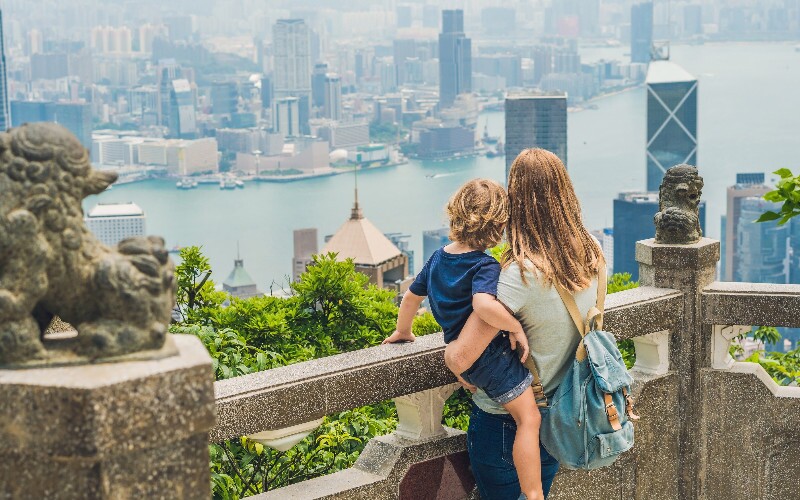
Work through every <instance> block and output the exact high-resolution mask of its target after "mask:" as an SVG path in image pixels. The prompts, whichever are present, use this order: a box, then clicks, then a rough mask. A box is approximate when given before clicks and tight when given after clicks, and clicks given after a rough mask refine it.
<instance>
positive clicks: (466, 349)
mask: <svg viewBox="0 0 800 500" xmlns="http://www.w3.org/2000/svg"><path fill="white" fill-rule="evenodd" d="M498 331H499V328H495V327H493V326H492V325H490V324H488V323H486V322H485V321H483V320H482V319H481V318H480V316H478V315H477V314H476V313H474V312H473V313H472V314H470V316H469V318H468V319H467V322H466V323H465V324H464V328H462V329H461V333H459V334H458V338H457V339H455V340H454V341H452V342H450V343H449V344H447V348H446V349H445V350H444V362H445V364H446V365H447V367H448V368H449V369H450V371H452V372H453V373H454V374H456V376H460V375H461V374H462V373H464V372H465V371H467V369H468V368H469V367H470V366H472V365H473V364H475V361H477V360H478V358H479V357H480V356H481V354H482V353H483V351H485V350H486V347H487V346H488V345H489V342H491V341H492V339H493V338H494V337H495V335H497V332H498Z"/></svg>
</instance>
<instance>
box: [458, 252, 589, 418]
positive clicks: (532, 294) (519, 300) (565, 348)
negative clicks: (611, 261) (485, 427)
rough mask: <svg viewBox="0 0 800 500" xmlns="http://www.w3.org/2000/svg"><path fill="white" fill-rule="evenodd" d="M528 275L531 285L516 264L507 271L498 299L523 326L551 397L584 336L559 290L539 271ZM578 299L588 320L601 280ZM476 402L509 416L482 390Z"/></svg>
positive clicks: (532, 354) (483, 407)
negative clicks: (545, 280)
mask: <svg viewBox="0 0 800 500" xmlns="http://www.w3.org/2000/svg"><path fill="white" fill-rule="evenodd" d="M529 268H530V269H532V266H529ZM525 275H526V276H525V277H526V278H527V283H523V281H522V277H521V276H520V273H519V266H518V265H517V264H516V263H513V264H511V265H509V266H508V267H506V268H505V269H503V271H502V272H501V273H500V280H499V282H498V284H497V298H498V299H499V300H500V302H502V303H503V304H505V305H506V306H507V307H508V308H509V309H511V311H512V312H513V313H514V316H515V317H516V318H517V319H518V320H519V322H520V323H521V324H522V328H523V329H524V330H525V333H526V334H527V336H528V343H529V344H530V349H531V351H530V352H531V356H532V357H533V360H534V362H535V363H536V368H537V369H538V370H539V376H540V377H541V379H542V385H543V386H544V392H545V394H546V395H547V396H548V397H551V396H552V395H553V393H554V392H555V390H556V388H557V387H558V384H559V382H560V381H561V379H563V378H564V375H565V374H566V372H567V370H568V369H569V367H570V366H571V365H572V361H573V360H574V359H575V350H576V349H577V348H578V343H579V342H580V340H581V336H580V334H579V333H578V329H577V328H576V327H575V323H573V321H572V318H570V316H569V313H568V312H567V308H566V307H565V306H564V303H563V302H562V301H561V297H559V295H558V291H556V289H555V287H553V286H550V285H545V284H544V283H543V282H542V280H541V278H540V274H539V272H538V271H526V272H525ZM604 278H605V277H604ZM574 295H575V302H576V303H577V304H578V309H580V311H581V313H582V315H584V316H585V315H586V313H588V312H589V309H590V308H591V307H592V306H594V305H595V302H596V301H597V279H594V280H592V284H591V285H590V286H589V287H588V288H586V289H584V290H581V291H579V292H577V293H575V294H574ZM472 400H473V401H474V402H475V404H476V405H478V407H479V408H480V409H481V410H483V411H485V412H488V413H508V412H507V411H506V410H504V409H503V407H502V406H500V405H498V404H497V403H495V402H494V401H492V400H491V399H489V397H488V396H487V395H486V394H485V393H484V392H483V391H481V390H480V389H479V390H478V392H477V393H475V394H474V395H473V396H472Z"/></svg>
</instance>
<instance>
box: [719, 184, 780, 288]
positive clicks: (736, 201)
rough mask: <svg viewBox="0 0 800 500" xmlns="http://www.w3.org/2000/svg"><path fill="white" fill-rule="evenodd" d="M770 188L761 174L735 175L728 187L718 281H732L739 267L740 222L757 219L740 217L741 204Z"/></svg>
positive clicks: (759, 195) (758, 196) (757, 196)
mask: <svg viewBox="0 0 800 500" xmlns="http://www.w3.org/2000/svg"><path fill="white" fill-rule="evenodd" d="M768 191H771V188H770V187H768V186H767V185H766V184H764V174H763V173H745V174H736V184H734V185H733V186H730V187H728V189H727V197H728V206H727V209H726V212H725V216H724V217H723V220H724V226H723V228H722V238H721V239H722V247H723V248H722V254H723V255H722V265H721V269H720V279H721V280H722V281H734V274H735V272H736V270H737V269H738V268H739V267H741V265H742V263H740V262H739V260H738V257H739V255H740V254H739V252H738V246H739V238H738V233H739V229H738V228H739V226H740V223H741V222H742V221H745V222H753V221H754V220H755V219H757V218H758V217H754V218H752V219H750V220H747V219H743V217H742V202H743V201H744V200H746V199H748V198H754V197H755V198H760V197H761V196H763V195H764V194H765V193H767V192H768Z"/></svg>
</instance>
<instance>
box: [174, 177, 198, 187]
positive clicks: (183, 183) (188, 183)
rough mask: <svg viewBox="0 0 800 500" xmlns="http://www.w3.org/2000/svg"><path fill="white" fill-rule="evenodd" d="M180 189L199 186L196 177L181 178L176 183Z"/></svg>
mask: <svg viewBox="0 0 800 500" xmlns="http://www.w3.org/2000/svg"><path fill="white" fill-rule="evenodd" d="M175 187H176V188H178V189H194V188H196V187H197V181H196V180H194V179H181V180H179V181H178V182H176V183H175Z"/></svg>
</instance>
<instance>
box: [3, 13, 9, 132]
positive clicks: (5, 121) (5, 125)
mask: <svg viewBox="0 0 800 500" xmlns="http://www.w3.org/2000/svg"><path fill="white" fill-rule="evenodd" d="M3 38H4V36H3V11H2V10H0V132H1V131H5V130H6V129H8V128H9V127H11V108H10V107H9V103H8V73H7V70H6V47H5V43H4V42H3Z"/></svg>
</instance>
